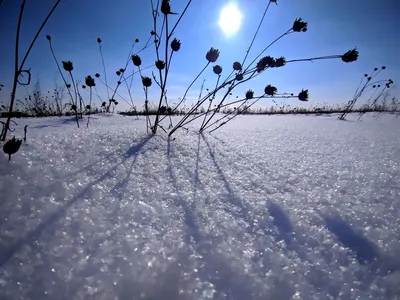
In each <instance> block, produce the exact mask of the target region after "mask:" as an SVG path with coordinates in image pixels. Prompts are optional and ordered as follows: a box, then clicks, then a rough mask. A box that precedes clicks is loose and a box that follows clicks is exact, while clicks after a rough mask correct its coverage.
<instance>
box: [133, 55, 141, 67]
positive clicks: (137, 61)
mask: <svg viewBox="0 0 400 300" xmlns="http://www.w3.org/2000/svg"><path fill="white" fill-rule="evenodd" d="M131 59H132V62H133V64H134V65H135V66H136V67H139V66H140V65H141V64H142V60H141V59H140V56H139V55H136V54H135V55H132V56H131Z"/></svg>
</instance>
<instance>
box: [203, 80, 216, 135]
mask: <svg viewBox="0 0 400 300" xmlns="http://www.w3.org/2000/svg"><path fill="white" fill-rule="evenodd" d="M220 78H221V75H218V79H217V83H216V84H215V89H214V90H216V89H217V87H218V83H219V79H220ZM215 94H216V93H214V95H213V96H212V97H211V99H210V103H209V105H208V108H207V111H206V114H205V115H204V119H203V123H201V126H200V131H202V130H203V126H204V123H205V121H206V119H207V114H208V112H209V111H210V108H211V105H212V102H213V100H214V99H215Z"/></svg>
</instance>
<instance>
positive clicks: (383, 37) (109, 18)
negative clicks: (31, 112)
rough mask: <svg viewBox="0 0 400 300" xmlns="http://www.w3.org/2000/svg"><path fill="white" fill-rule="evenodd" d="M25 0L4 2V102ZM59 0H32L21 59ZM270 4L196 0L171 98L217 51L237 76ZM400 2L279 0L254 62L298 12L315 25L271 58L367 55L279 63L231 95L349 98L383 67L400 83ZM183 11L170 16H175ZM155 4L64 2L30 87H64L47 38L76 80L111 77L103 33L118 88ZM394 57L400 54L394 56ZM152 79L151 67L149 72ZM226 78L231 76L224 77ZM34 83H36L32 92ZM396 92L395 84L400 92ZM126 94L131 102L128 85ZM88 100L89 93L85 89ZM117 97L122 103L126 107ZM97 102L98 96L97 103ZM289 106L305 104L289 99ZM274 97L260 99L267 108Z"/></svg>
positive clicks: (184, 28) (174, 68)
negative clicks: (270, 92)
mask: <svg viewBox="0 0 400 300" xmlns="http://www.w3.org/2000/svg"><path fill="white" fill-rule="evenodd" d="M21 2H22V1H21V0H3V4H2V5H1V6H0V41H1V47H0V83H2V84H4V85H5V88H4V89H3V90H2V91H0V100H2V102H3V103H7V102H8V101H9V94H10V90H11V84H12V77H13V60H14V43H15V42H14V39H15V31H16V26H17V19H18V13H19V7H20V3H21ZM54 2H55V0H36V1H33V0H28V1H27V5H26V9H25V14H24V18H23V23H22V30H21V43H20V45H21V46H20V49H21V51H20V52H21V53H20V56H21V57H22V56H23V54H24V52H25V51H26V49H27V47H28V45H29V43H30V40H31V39H32V38H33V36H34V34H35V33H36V30H37V28H39V26H40V24H41V21H42V20H43V19H44V17H45V16H46V15H47V13H48V11H49V10H50V8H51V7H52V5H53V4H54ZM186 2H187V1H186V0H171V6H172V10H173V11H175V12H178V13H179V12H182V10H183V8H184V6H185V4H186ZM231 2H234V3H236V4H237V6H238V7H239V9H240V10H241V12H242V14H243V19H242V27H241V28H240V30H239V31H238V32H237V34H235V35H234V36H230V37H227V36H226V35H225V34H224V33H223V32H222V31H221V30H220V28H219V26H218V19H219V14H220V11H221V9H222V8H223V7H224V6H225V5H226V4H228V3H231ZM267 3H268V1H267V0H251V1H250V0H220V1H216V0H193V3H192V5H191V6H190V8H189V10H188V12H187V14H185V16H184V18H183V20H182V22H181V23H180V25H179V27H178V29H177V30H176V33H175V37H177V38H178V39H180V40H181V42H182V47H181V50H180V51H179V52H178V53H176V54H175V55H174V58H173V62H172V65H171V69H170V75H169V85H168V97H169V100H170V101H171V102H175V101H176V100H177V98H178V97H182V96H183V93H184V90H185V89H186V87H187V86H188V84H189V83H190V82H191V81H192V80H193V79H194V77H195V76H196V75H197V74H198V72H199V71H200V70H201V69H202V68H203V67H204V65H205V63H206V59H205V54H206V52H207V50H209V49H210V47H215V48H218V49H219V50H220V51H221V55H220V58H219V60H218V62H217V63H218V64H220V65H221V66H222V67H223V68H224V71H223V73H222V74H223V75H224V74H225V75H227V74H229V73H230V72H231V70H232V69H231V68H232V63H233V62H234V61H236V60H239V61H241V60H242V59H243V57H244V54H245V51H246V49H247V48H248V46H249V44H250V41H251V39H252V36H253V34H254V32H255V30H256V28H257V26H258V22H259V20H260V18H261V16H262V13H263V11H264V9H265V6H266V4H267ZM399 14H400V4H399V3H398V0H384V1H376V0H375V1H372V0H351V1H348V0H347V1H345V0H320V1H316V0H296V1H294V0H290V1H288V0H286V1H285V0H281V1H279V0H278V6H276V5H271V7H270V10H269V11H268V14H267V17H266V19H265V21H264V23H263V26H262V28H261V30H260V33H259V35H258V38H257V40H256V42H255V44H254V47H253V48H252V51H251V53H250V56H249V58H250V59H252V58H254V57H255V56H256V55H257V54H258V53H259V51H260V50H261V49H263V48H264V47H265V46H266V45H267V44H269V43H270V42H271V41H272V40H273V39H275V38H276V37H277V36H279V35H280V34H281V33H283V32H285V31H286V30H287V29H289V28H290V27H291V26H292V23H293V21H294V19H295V18H297V17H301V18H303V19H304V20H305V21H307V22H308V31H307V32H305V33H296V34H292V35H289V36H287V37H285V38H284V39H283V40H281V41H279V42H278V43H277V44H275V45H274V46H273V47H271V48H270V50H269V52H267V54H269V55H271V56H274V57H278V56H285V57H286V58H287V59H297V58H307V57H314V56H322V55H333V54H343V53H345V52H346V51H347V50H350V49H352V48H354V47H355V46H357V48H358V50H359V51H360V57H359V60H358V61H357V62H354V63H351V64H346V63H344V62H342V61H341V60H340V59H338V60H326V61H315V62H313V63H311V62H302V63H296V64H288V65H287V66H285V67H283V68H279V69H272V70H267V71H266V72H265V73H264V74H263V75H261V76H259V77H258V78H256V79H255V80H253V81H250V82H247V83H245V84H243V85H242V86H240V87H238V89H237V90H235V91H236V92H234V95H243V93H244V91H245V90H247V89H249V88H251V89H253V90H255V92H256V94H260V93H262V91H263V89H264V87H265V85H267V84H272V85H275V86H276V87H277V88H278V91H279V92H294V93H296V94H297V93H298V92H299V91H301V89H303V88H308V89H309V91H310V103H312V104H316V103H329V104H336V103H344V102H347V101H348V100H349V99H350V98H351V97H352V95H353V93H354V90H355V88H356V87H357V85H358V83H359V80H360V78H361V76H362V75H363V74H364V73H368V72H370V71H371V70H372V69H373V68H374V67H381V66H383V65H385V66H386V67H387V70H386V71H385V72H384V73H382V74H381V76H380V78H381V79H389V78H391V79H392V80H394V82H395V84H396V82H397V81H398V80H400V59H399V58H398V53H400V47H399V46H400V44H399V43H400V41H399V40H400V39H399V33H398V30H399V29H400V21H399V18H398V16H399ZM177 18H178V17H177V16H173V17H172V20H174V19H175V20H176V19H177ZM152 23H153V20H152V17H151V5H150V0H140V1H132V0H115V1H109V0H96V1H95V0H87V1H81V0H68V1H67V0H62V1H61V4H60V5H59V7H58V8H57V10H56V11H55V13H54V14H53V16H52V17H51V19H50V20H49V22H48V23H47V25H46V27H45V28H44V30H43V32H42V34H41V36H40V37H39V39H38V41H37V43H36V45H35V47H34V48H33V50H32V52H31V54H30V57H29V58H28V60H27V62H26V64H25V68H26V69H28V68H31V69H32V75H33V78H32V80H33V81H32V83H35V81H36V80H37V79H40V82H41V85H42V89H43V91H45V90H47V89H53V88H54V81H55V80H58V81H59V82H60V83H61V78H60V75H58V72H57V68H56V65H55V62H54V60H53V58H52V56H51V53H50V50H49V47H48V41H47V40H46V38H45V36H46V34H49V35H51V36H52V43H53V47H54V50H55V52H56V55H57V58H58V60H59V61H62V60H71V61H72V62H73V63H74V74H75V78H76V79H81V80H84V78H85V76H86V75H94V74H95V73H96V72H98V73H100V74H102V78H104V76H103V75H104V74H103V71H102V70H103V68H102V64H101V58H100V54H99V47H98V44H97V42H96V39H97V38H98V37H100V38H101V39H102V40H103V43H102V44H103V53H104V58H105V62H106V67H107V76H108V80H109V83H110V85H111V86H113V87H114V86H115V85H116V81H117V76H116V75H115V71H116V70H118V69H119V68H122V67H124V64H125V61H126V58H127V55H128V52H129V50H130V47H131V45H132V42H133V41H134V39H135V38H138V39H139V40H140V42H139V44H138V46H137V47H135V49H136V50H139V49H140V48H141V47H143V46H144V44H145V43H146V41H147V39H148V38H149V35H150V31H151V30H152ZM396 54H397V56H396ZM140 55H141V57H142V61H143V66H148V65H152V64H154V60H155V50H154V47H153V46H152V47H150V48H148V49H146V50H145V51H143V52H142V53H141V54H140ZM143 73H144V75H147V76H151V69H149V70H146V71H143ZM216 78H217V76H216V75H215V74H213V73H212V68H211V67H210V68H209V70H207V71H206V72H205V73H204V75H203V76H201V77H200V78H199V80H198V81H197V82H196V83H195V84H194V85H193V88H192V90H191V92H190V93H189V97H188V98H189V99H192V100H194V99H196V100H197V98H198V95H199V90H200V86H201V84H202V81H203V79H206V83H205V88H212V87H213V86H214V85H215V81H216ZM222 78H224V76H223V77H222ZM32 86H33V84H32V85H31V86H30V87H31V88H32ZM97 87H98V91H99V94H100V96H101V97H102V98H103V100H106V99H107V96H106V90H105V88H104V87H103V86H102V84H101V83H99V82H97ZM398 91H399V89H396V90H395V95H396V96H397V97H398V95H399V92H398ZM157 92H159V91H158V89H157V87H156V86H155V85H154V84H153V86H152V87H151V88H150V100H151V101H153V99H154V101H156V99H157V96H156V95H158V94H157ZM24 93H25V91H24V88H23V87H21V86H19V89H18V94H17V95H18V96H19V97H23V95H24ZM120 93H121V94H122V95H123V96H124V97H126V99H128V96H127V92H126V89H121V90H120ZM132 93H133V97H134V99H135V101H136V104H137V105H138V107H142V106H143V101H144V94H143V90H142V88H141V84H140V77H139V76H136V77H135V79H134V84H133V88H132ZM82 95H83V96H84V97H85V100H86V99H87V98H86V97H88V93H86V92H82ZM116 99H117V101H119V102H120V104H121V105H120V107H119V109H120V110H122V109H124V108H127V105H123V104H124V102H123V101H122V100H121V99H119V97H116ZM96 101H97V103H99V102H100V101H99V100H98V99H97V100H96ZM287 102H288V103H289V104H292V105H294V104H300V103H299V101H298V100H297V101H296V100H294V99H292V100H288V101H287ZM269 103H270V102H269V101H268V100H262V101H261V102H260V104H261V105H267V106H269V105H270V104H269Z"/></svg>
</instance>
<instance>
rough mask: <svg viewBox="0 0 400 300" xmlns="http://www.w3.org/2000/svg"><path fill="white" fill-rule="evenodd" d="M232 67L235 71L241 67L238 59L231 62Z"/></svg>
mask: <svg viewBox="0 0 400 300" xmlns="http://www.w3.org/2000/svg"><path fill="white" fill-rule="evenodd" d="M233 69H234V70H235V71H240V70H241V69H242V64H241V63H240V62H238V61H235V62H234V63H233Z"/></svg>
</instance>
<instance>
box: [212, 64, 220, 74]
mask: <svg viewBox="0 0 400 300" xmlns="http://www.w3.org/2000/svg"><path fill="white" fill-rule="evenodd" d="M213 71H214V73H215V74H217V75H220V74H221V73H222V67H221V66H220V65H215V66H214V67H213Z"/></svg>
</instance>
